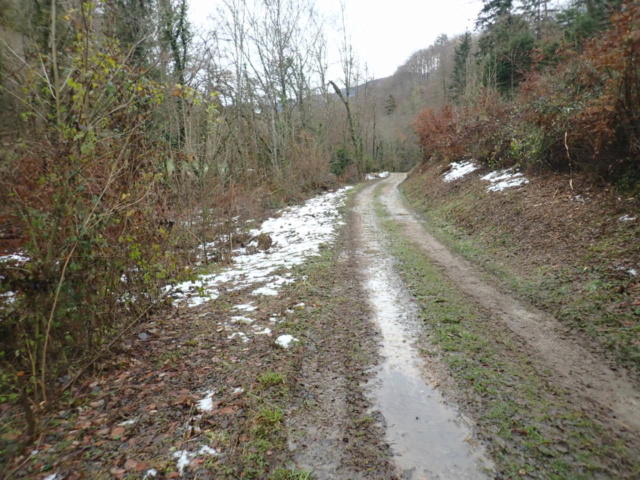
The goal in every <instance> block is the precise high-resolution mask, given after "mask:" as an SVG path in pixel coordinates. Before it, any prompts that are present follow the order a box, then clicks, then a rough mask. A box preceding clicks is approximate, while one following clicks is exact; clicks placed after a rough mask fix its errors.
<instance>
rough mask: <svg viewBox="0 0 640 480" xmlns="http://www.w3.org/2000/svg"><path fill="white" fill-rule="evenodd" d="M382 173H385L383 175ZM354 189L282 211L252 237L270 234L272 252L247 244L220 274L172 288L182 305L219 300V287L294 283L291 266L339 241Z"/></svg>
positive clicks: (273, 287)
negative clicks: (249, 247)
mask: <svg viewBox="0 0 640 480" xmlns="http://www.w3.org/2000/svg"><path fill="white" fill-rule="evenodd" d="M380 175H381V174H380ZM350 188H352V187H345V188H342V189H340V190H337V191H336V192H330V193H326V194H324V195H320V196H317V197H314V198H312V199H310V200H308V201H307V202H305V203H304V204H303V205H299V206H295V207H290V208H287V209H285V210H283V211H282V215H281V216H279V217H278V218H270V219H268V220H266V221H265V222H263V223H262V226H261V227H260V228H258V229H254V230H252V231H251V232H250V233H251V235H252V236H257V235H260V234H266V235H269V236H270V237H271V239H272V240H273V244H272V246H271V247H270V248H269V250H267V251H259V252H257V253H248V252H247V250H246V249H245V248H238V249H236V251H235V256H234V265H233V267H230V268H228V269H225V270H223V271H221V272H220V273H215V274H209V275H202V276H201V277H200V278H199V279H197V280H195V281H188V282H183V283H180V284H178V285H175V286H169V287H167V291H169V292H171V294H172V296H173V298H174V300H175V301H176V302H177V303H183V304H185V305H187V306H190V307H193V306H196V305H200V304H202V303H205V302H206V301H208V300H214V299H216V298H217V297H218V296H219V295H220V292H219V290H218V288H219V286H220V285H222V284H231V285H230V286H229V285H227V287H228V289H230V290H239V289H242V288H246V287H251V286H254V285H255V286H256V290H254V292H253V294H255V295H277V293H278V290H280V288H281V287H282V285H284V284H286V283H290V282H291V281H292V280H291V279H290V278H289V277H290V276H291V274H290V273H289V272H286V271H285V273H280V274H279V275H276V272H277V271H278V270H282V269H285V270H288V269H290V268H291V267H293V266H295V265H300V264H301V263H303V262H304V261H305V260H306V259H307V258H308V257H310V256H313V255H316V254H317V253H318V252H319V250H320V245H322V244H323V243H327V242H329V241H331V240H333V239H334V238H335V236H336V230H337V228H336V227H337V226H338V223H339V222H338V217H339V213H338V208H339V207H340V206H342V205H343V204H344V201H345V194H346V192H347V190H349V189H350Z"/></svg>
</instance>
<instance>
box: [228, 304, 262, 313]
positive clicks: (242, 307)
mask: <svg viewBox="0 0 640 480" xmlns="http://www.w3.org/2000/svg"><path fill="white" fill-rule="evenodd" d="M233 308H234V309H235V310H244V311H245V312H253V311H254V310H257V309H258V307H254V306H253V305H251V304H250V303H247V304H243V305H235V306H234V307H233Z"/></svg>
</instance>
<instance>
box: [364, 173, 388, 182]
mask: <svg viewBox="0 0 640 480" xmlns="http://www.w3.org/2000/svg"><path fill="white" fill-rule="evenodd" d="M388 176H389V172H378V173H367V174H366V175H365V177H364V179H365V180H375V179H376V178H387V177H388Z"/></svg>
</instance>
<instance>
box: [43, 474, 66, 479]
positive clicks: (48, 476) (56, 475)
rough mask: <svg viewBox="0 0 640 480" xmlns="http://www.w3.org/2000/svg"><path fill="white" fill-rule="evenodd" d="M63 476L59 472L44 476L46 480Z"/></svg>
mask: <svg viewBox="0 0 640 480" xmlns="http://www.w3.org/2000/svg"><path fill="white" fill-rule="evenodd" d="M61 478H62V477H61V476H60V475H58V474H57V473H52V474H51V475H47V476H46V477H44V480H60V479H61Z"/></svg>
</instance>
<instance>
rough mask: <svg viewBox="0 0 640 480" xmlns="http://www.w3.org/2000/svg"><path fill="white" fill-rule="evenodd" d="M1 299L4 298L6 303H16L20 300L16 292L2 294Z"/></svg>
mask: <svg viewBox="0 0 640 480" xmlns="http://www.w3.org/2000/svg"><path fill="white" fill-rule="evenodd" d="M0 298H3V299H4V301H5V302H6V303H14V302H15V301H16V300H17V299H18V295H17V294H16V292H5V293H0Z"/></svg>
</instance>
